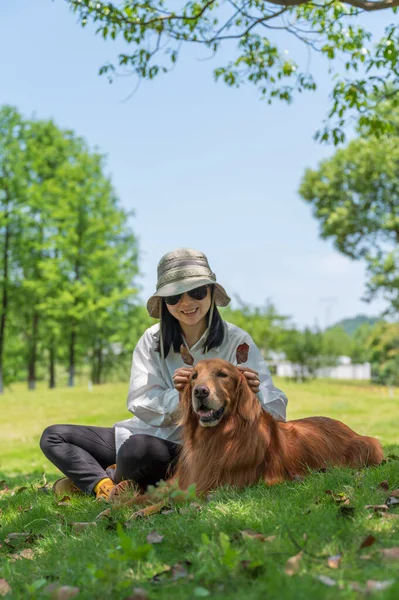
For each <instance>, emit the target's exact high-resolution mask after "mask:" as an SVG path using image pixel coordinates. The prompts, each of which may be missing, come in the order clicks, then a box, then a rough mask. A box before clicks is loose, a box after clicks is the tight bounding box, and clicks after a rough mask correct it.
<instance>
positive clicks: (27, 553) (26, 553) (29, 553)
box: [9, 548, 34, 562]
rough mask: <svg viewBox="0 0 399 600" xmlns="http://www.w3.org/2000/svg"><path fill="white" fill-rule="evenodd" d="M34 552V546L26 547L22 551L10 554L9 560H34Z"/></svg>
mask: <svg viewBox="0 0 399 600" xmlns="http://www.w3.org/2000/svg"><path fill="white" fill-rule="evenodd" d="M33 557H34V552H33V550H32V548H24V549H23V550H21V552H16V553H15V554H9V560H10V561H11V562H15V561H16V560H22V559H23V558H26V559H28V560H33Z"/></svg>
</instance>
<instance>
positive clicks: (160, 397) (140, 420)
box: [115, 321, 288, 452]
mask: <svg viewBox="0 0 399 600" xmlns="http://www.w3.org/2000/svg"><path fill="white" fill-rule="evenodd" d="M223 323H224V326H225V335H224V339H223V342H222V344H221V346H219V348H213V349H212V350H209V352H207V353H206V354H203V346H204V341H205V338H206V335H207V332H205V333H204V335H203V336H202V337H201V339H200V340H198V342H197V343H196V344H194V346H192V347H191V348H190V354H191V356H192V357H193V358H194V363H197V362H199V361H200V360H203V359H204V358H223V359H224V360H227V361H229V362H232V363H235V356H236V350H237V346H239V345H240V344H243V343H244V342H246V343H247V344H248V345H249V353H248V361H247V362H246V363H244V365H246V366H248V367H250V368H251V369H254V370H255V371H257V372H258V374H259V379H260V390H259V392H258V394H257V396H258V398H259V401H260V403H261V404H262V406H263V407H264V409H265V410H267V411H268V412H269V413H270V414H271V415H273V417H275V418H276V419H277V420H278V421H285V419H286V406H287V402H288V401H287V398H286V396H285V394H284V393H283V392H282V391H281V390H279V389H277V388H276V387H274V385H273V382H272V378H271V375H270V371H269V369H268V367H267V364H266V362H265V360H264V359H263V357H262V355H261V353H260V351H259V349H258V348H257V346H256V345H255V343H254V341H253V339H252V338H251V336H250V335H249V334H248V333H247V332H246V331H243V330H242V329H240V328H239V327H236V325H232V324H231V323H227V322H226V321H223ZM158 340H159V323H157V324H156V325H153V326H152V327H150V328H149V329H147V330H146V331H145V332H144V334H143V335H142V337H141V338H140V340H139V341H138V343H137V346H136V348H135V350H134V352H133V361H132V370H131V376H130V385H129V393H128V398H127V408H128V410H129V411H130V412H132V413H133V415H134V418H131V419H127V420H126V421H120V422H119V423H116V424H115V435H116V450H117V452H118V451H119V448H120V447H121V445H122V444H123V442H125V441H126V440H127V438H128V437H130V436H131V435H134V434H137V433H144V434H147V435H153V436H155V437H158V438H162V439H164V440H169V441H171V442H175V443H177V444H181V439H180V429H181V428H180V427H178V426H177V425H176V424H175V419H176V416H177V411H178V407H179V392H178V391H177V390H175V388H174V387H173V381H172V376H173V374H174V372H175V370H176V369H178V368H180V367H184V366H187V365H185V364H184V362H183V359H182V357H181V355H180V353H179V352H174V351H173V347H171V348H170V350H169V353H168V355H167V357H166V359H165V360H162V359H161V355H160V353H159V352H157V351H156V347H157V344H158Z"/></svg>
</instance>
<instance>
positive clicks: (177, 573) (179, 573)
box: [151, 560, 191, 583]
mask: <svg viewBox="0 0 399 600" xmlns="http://www.w3.org/2000/svg"><path fill="white" fill-rule="evenodd" d="M190 565H191V562H190V561H189V560H183V561H181V562H177V563H176V564H174V565H173V567H170V566H169V565H166V568H165V569H164V570H163V571H161V572H160V573H156V574H155V575H154V576H153V577H152V578H151V581H152V582H154V583H162V582H163V581H164V580H165V579H170V580H172V581H176V580H178V579H182V578H184V577H187V576H188V571H187V569H186V567H188V566H190Z"/></svg>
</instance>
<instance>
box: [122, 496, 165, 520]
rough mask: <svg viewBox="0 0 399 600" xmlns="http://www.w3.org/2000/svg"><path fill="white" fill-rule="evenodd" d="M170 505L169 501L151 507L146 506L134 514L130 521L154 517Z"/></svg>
mask: <svg viewBox="0 0 399 600" xmlns="http://www.w3.org/2000/svg"><path fill="white" fill-rule="evenodd" d="M167 505H168V501H167V500H163V501H162V502H158V503H157V504H151V506H146V507H145V508H142V509H141V510H138V511H137V512H134V513H133V514H132V515H131V516H130V517H129V519H142V518H145V517H151V516H152V515H157V514H159V513H160V512H161V511H162V510H163V509H164V508H165V507H166V506H167Z"/></svg>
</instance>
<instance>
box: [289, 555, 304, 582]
mask: <svg viewBox="0 0 399 600" xmlns="http://www.w3.org/2000/svg"><path fill="white" fill-rule="evenodd" d="M302 555H303V550H301V551H300V552H298V554H295V556H291V558H289V559H288V560H287V562H286V563H285V569H284V571H285V574H286V575H289V576H290V577H291V576H292V575H295V573H297V572H298V570H299V563H300V562H301V558H302Z"/></svg>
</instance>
